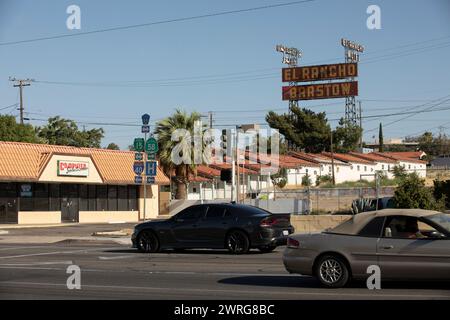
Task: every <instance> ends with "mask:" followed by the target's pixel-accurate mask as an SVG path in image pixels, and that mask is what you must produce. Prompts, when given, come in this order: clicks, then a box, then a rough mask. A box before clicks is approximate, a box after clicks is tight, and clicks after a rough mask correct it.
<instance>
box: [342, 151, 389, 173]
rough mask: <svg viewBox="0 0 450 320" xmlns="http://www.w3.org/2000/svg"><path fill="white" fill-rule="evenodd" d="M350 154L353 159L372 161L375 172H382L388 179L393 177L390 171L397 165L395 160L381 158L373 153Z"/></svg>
mask: <svg viewBox="0 0 450 320" xmlns="http://www.w3.org/2000/svg"><path fill="white" fill-rule="evenodd" d="M350 154H351V155H353V156H355V157H359V158H362V159H365V160H369V161H373V162H374V163H375V171H378V172H383V173H384V174H385V175H386V177H387V178H388V179H392V178H393V177H394V174H393V172H392V169H393V168H394V167H395V166H396V165H397V164H398V162H397V161H396V160H394V159H392V158H387V157H382V156H380V155H377V154H375V153H359V152H350Z"/></svg>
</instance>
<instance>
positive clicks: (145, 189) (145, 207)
mask: <svg viewBox="0 0 450 320" xmlns="http://www.w3.org/2000/svg"><path fill="white" fill-rule="evenodd" d="M144 141H145V142H147V133H144ZM146 157H147V152H145V149H144V161H145V162H147V161H146V159H147V158H146ZM145 162H144V163H145ZM146 209H147V176H146V175H144V221H145V219H146V212H147V210H146Z"/></svg>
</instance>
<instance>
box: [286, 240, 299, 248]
mask: <svg viewBox="0 0 450 320" xmlns="http://www.w3.org/2000/svg"><path fill="white" fill-rule="evenodd" d="M287 246H288V248H293V249H297V248H298V247H300V242H299V241H297V240H295V239H293V238H288V239H287Z"/></svg>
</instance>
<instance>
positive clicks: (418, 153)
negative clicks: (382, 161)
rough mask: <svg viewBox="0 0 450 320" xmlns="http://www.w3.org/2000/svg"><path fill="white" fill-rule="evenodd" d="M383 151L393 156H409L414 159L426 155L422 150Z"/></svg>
mask: <svg viewBox="0 0 450 320" xmlns="http://www.w3.org/2000/svg"><path fill="white" fill-rule="evenodd" d="M383 153H384V154H387V155H390V156H393V157H400V158H411V159H416V160H420V159H421V158H422V157H423V156H426V153H425V152H423V151H404V152H383Z"/></svg>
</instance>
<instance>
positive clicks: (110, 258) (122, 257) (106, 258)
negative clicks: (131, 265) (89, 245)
mask: <svg viewBox="0 0 450 320" xmlns="http://www.w3.org/2000/svg"><path fill="white" fill-rule="evenodd" d="M135 256H136V255H126V256H113V257H102V256H100V257H98V258H99V259H100V260H116V259H126V258H131V257H135Z"/></svg>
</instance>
